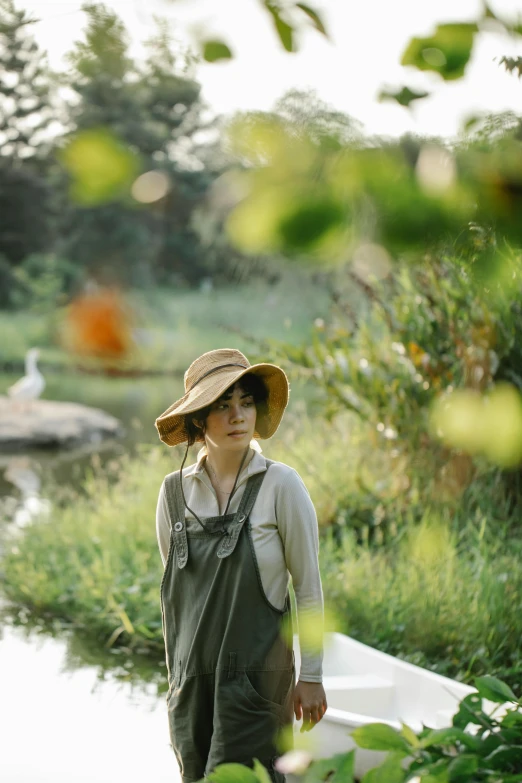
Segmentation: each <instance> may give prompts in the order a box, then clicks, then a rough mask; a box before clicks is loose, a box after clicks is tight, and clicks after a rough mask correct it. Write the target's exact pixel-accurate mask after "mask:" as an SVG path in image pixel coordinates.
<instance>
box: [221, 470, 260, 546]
mask: <svg viewBox="0 0 522 783" xmlns="http://www.w3.org/2000/svg"><path fill="white" fill-rule="evenodd" d="M270 465H272V460H269V459H267V460H266V470H265V471H263V473H256V474H255V475H254V476H250V478H249V479H248V481H247V484H246V487H245V491H244V492H243V497H242V498H241V503H240V504H239V508H238V510H237V511H236V515H235V517H234V520H233V521H232V522H231V523H230V525H229V526H228V528H227V533H226V535H225V536H223V541H222V542H221V544H220V547H219V549H218V551H217V556H218V557H219V558H224V557H228V556H229V555H231V554H232V552H233V551H234V549H235V548H236V544H237V540H238V538H239V534H240V533H241V529H242V527H243V525H244V524H245V522H246V520H247V519H248V517H249V516H250V512H251V511H252V509H253V507H254V503H255V502H256V499H257V495H258V493H259V490H260V489H261V484H262V483H263V479H264V478H265V476H266V473H267V471H268V468H269V467H270Z"/></svg>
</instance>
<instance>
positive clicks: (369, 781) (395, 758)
mask: <svg viewBox="0 0 522 783" xmlns="http://www.w3.org/2000/svg"><path fill="white" fill-rule="evenodd" d="M401 760H402V754H401V753H392V754H390V755H389V756H388V758H387V759H386V761H385V762H384V763H383V764H381V765H380V766H379V767H375V768H374V769H371V770H370V771H369V772H367V773H366V775H364V777H363V779H362V783H403V781H404V780H406V775H407V774H408V773H407V772H406V771H405V770H404V769H403V768H402V766H401Z"/></svg>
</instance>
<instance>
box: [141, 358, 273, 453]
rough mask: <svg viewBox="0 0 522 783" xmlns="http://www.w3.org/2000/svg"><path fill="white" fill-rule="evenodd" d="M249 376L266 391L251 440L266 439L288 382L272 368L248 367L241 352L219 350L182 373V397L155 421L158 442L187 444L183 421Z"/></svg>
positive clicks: (248, 364) (197, 361)
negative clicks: (264, 406)
mask: <svg viewBox="0 0 522 783" xmlns="http://www.w3.org/2000/svg"><path fill="white" fill-rule="evenodd" d="M247 373H252V374H254V375H258V376H259V377H260V378H261V379H262V380H263V381H264V383H265V386H266V389H267V391H268V399H267V403H266V412H263V413H259V412H258V415H257V419H256V429H255V432H254V437H256V438H270V437H272V435H273V434H274V432H275V431H276V430H277V428H278V427H279V423H280V421H281V419H282V418H283V413H284V411H285V408H286V405H287V403H288V379H287V377H286V375H285V373H284V372H283V370H282V369H281V368H280V367H278V366H277V365H275V364H254V365H251V364H250V362H249V361H248V359H247V358H246V356H244V355H243V354H242V353H241V351H236V350H235V349H234V348H220V349H219V350H217V351H209V352H208V353H204V354H203V355H202V356H200V357H199V358H198V359H196V360H195V361H194V362H192V364H191V365H190V367H189V368H188V370H187V372H186V373H185V394H184V395H183V397H181V398H180V399H179V400H176V402H174V403H172V405H171V406H170V408H167V410H166V411H165V412H164V413H162V414H161V416H158V418H157V419H156V429H157V430H158V434H159V436H160V438H161V440H162V441H163V442H164V443H167V444H168V445H169V446H176V445H177V444H178V443H183V442H184V441H186V440H187V433H186V431H185V426H184V417H185V415H186V414H187V413H195V411H198V410H200V409H201V408H205V407H206V406H207V405H210V404H211V403H213V402H215V401H216V400H218V399H219V398H220V397H221V395H222V394H223V393H224V392H225V391H226V390H227V389H228V388H229V386H232V385H233V384H234V383H235V382H236V381H238V380H239V379H240V378H242V377H243V375H246V374H247Z"/></svg>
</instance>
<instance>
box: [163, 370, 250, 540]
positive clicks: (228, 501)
mask: <svg viewBox="0 0 522 783" xmlns="http://www.w3.org/2000/svg"><path fill="white" fill-rule="evenodd" d="M236 366H240V365H236ZM200 380H201V379H200ZM189 448H190V445H189V443H188V441H187V448H186V449H185V456H184V457H183V462H182V463H181V468H180V469H179V485H180V487H181V497H182V498H183V505H184V506H185V508H186V509H187V511H190V513H191V514H192V515H193V517H194V518H195V519H196V520H197V521H198V522H199V524H200V525H201V527H202V528H203V530H204V531H205V532H206V533H210V532H211V531H210V530H209V529H208V527H207V526H206V525H205V523H204V522H202V521H201V519H200V518H199V517H198V515H197V514H196V512H195V511H193V510H192V509H191V508H189V506H188V504H187V501H186V499H185V493H184V491H183V466H184V465H185V462H186V460H187V455H188V450H189ZM249 449H250V443H249V444H248V446H247V447H246V449H245V453H244V454H243V459H242V460H241V464H240V466H239V468H238V471H237V473H236V478H235V481H234V486H233V487H232V492H231V493H230V495H229V496H228V500H227V505H226V508H225V511H224V512H223V514H222V518H223V521H224V519H225V517H226V515H227V511H228V507H229V505H230V501H231V500H232V496H233V494H234V492H235V491H236V484H237V480H238V478H239V474H240V473H241V469H242V467H243V465H244V462H245V460H246V457H247V454H248V451H249ZM221 532H222V533H225V535H226V534H227V532H228V531H227V529H226V528H225V527H224V526H223V527H222V528H221Z"/></svg>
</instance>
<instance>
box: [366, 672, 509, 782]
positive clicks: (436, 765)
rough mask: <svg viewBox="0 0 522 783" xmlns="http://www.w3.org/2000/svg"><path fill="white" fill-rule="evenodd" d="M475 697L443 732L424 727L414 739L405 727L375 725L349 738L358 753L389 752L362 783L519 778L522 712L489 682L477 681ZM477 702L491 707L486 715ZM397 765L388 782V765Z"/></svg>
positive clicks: (505, 688) (504, 691)
mask: <svg viewBox="0 0 522 783" xmlns="http://www.w3.org/2000/svg"><path fill="white" fill-rule="evenodd" d="M475 686H476V688H477V693H472V694H469V695H468V696H466V697H465V698H464V699H462V701H461V702H460V705H459V710H458V712H457V713H456V714H455V715H454V717H453V725H452V726H451V727H448V728H443V729H430V728H428V727H425V728H423V729H422V731H420V732H418V733H417V734H415V733H414V732H413V731H412V730H411V729H410V728H409V727H408V726H403V728H402V729H401V730H399V729H394V728H392V727H391V726H387V725H384V724H380V723H372V724H369V725H367V726H361V727H360V728H357V729H355V731H353V732H352V737H353V739H354V740H355V741H356V742H357V744H358V745H359V746H360V747H363V748H369V749H373V750H387V751H391V752H389V754H388V757H387V759H386V760H385V761H384V762H383V764H382V765H381V766H380V767H377V768H375V769H373V770H371V771H370V772H368V773H367V774H366V775H365V776H364V777H363V779H362V783H391V780H392V779H393V781H395V780H396V781H397V783H403V781H408V780H413V779H415V780H419V781H424V782H425V783H459V781H462V783H479V781H491V782H492V781H495V783H497V781H498V783H514V781H520V780H521V779H522V776H521V774H520V769H521V765H522V711H521V709H520V708H521V702H520V701H519V700H517V698H516V696H515V695H514V693H513V691H512V690H511V688H509V686H508V685H506V684H505V683H504V682H502V681H501V680H498V679H496V678H495V677H491V676H484V677H477V679H476V680H475ZM483 699H485V700H488V701H489V702H493V703H494V708H493V709H492V711H491V712H489V713H488V712H486V711H485V707H484V703H483ZM392 759H393V760H394V761H401V760H406V759H407V762H406V763H405V764H403V765H401V764H398V765H397V773H396V775H395V776H394V777H393V778H390V774H389V771H390V770H389V767H390V761H391V760H392Z"/></svg>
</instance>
